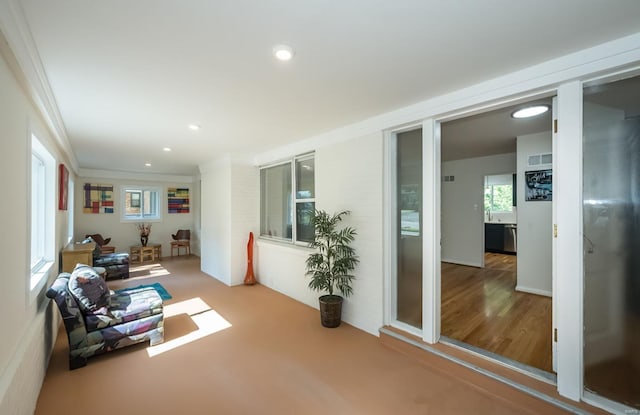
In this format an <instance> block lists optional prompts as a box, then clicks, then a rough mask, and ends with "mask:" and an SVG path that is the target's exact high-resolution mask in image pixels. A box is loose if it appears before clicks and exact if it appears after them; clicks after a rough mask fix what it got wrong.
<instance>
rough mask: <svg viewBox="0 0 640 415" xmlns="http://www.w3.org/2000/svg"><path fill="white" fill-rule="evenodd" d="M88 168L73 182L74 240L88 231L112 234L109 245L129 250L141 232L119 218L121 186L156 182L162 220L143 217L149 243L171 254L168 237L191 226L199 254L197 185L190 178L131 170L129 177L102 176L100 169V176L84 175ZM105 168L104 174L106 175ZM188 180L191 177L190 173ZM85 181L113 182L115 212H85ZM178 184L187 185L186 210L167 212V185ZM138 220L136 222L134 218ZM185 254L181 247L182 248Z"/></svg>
mask: <svg viewBox="0 0 640 415" xmlns="http://www.w3.org/2000/svg"><path fill="white" fill-rule="evenodd" d="M87 172H89V171H88V170H82V173H83V174H85V176H84V177H77V178H76V182H75V201H74V202H75V203H74V208H75V229H74V233H75V235H74V240H75V241H76V242H78V241H81V240H82V239H84V236H85V235H87V234H94V233H99V234H101V235H102V236H103V237H104V238H111V242H110V243H109V245H110V246H115V247H116V252H129V247H130V246H132V245H140V233H139V231H138V229H137V228H136V224H135V223H131V222H122V221H121V214H122V211H121V208H120V204H121V199H122V197H121V189H122V186H123V185H124V186H128V185H134V186H136V185H141V186H157V187H160V188H161V189H162V191H161V198H162V200H161V203H160V212H161V213H162V219H161V221H158V222H154V221H151V222H149V221H146V222H147V223H151V234H150V235H149V243H159V244H162V256H170V255H171V245H170V244H171V241H172V240H173V239H172V238H171V235H172V234H175V233H176V231H177V230H178V229H190V230H191V231H192V233H191V246H192V253H193V254H197V255H198V254H199V246H200V245H199V241H198V234H197V232H194V230H195V229H196V223H195V218H196V217H197V210H198V207H199V204H200V203H199V195H198V191H199V189H198V186H196V185H195V183H193V182H186V183H185V182H183V183H175V182H164V181H156V180H149V179H146V180H142V179H141V178H136V177H135V174H132V178H131V179H121V178H118V179H114V178H108V177H104V176H105V172H101V174H100V176H101V177H99V178H95V177H86V173H87ZM108 174H109V173H108V172H106V176H108ZM189 180H191V178H190V177H189ZM85 183H101V184H112V185H113V198H114V213H108V214H107V213H99V214H95V213H84V212H83V209H82V205H83V202H84V190H83V188H84V184H85ZM170 187H180V188H188V189H189V203H190V206H189V213H171V214H170V213H168V209H167V188H170ZM136 223H137V222H136ZM181 252H182V253H183V254H184V250H181Z"/></svg>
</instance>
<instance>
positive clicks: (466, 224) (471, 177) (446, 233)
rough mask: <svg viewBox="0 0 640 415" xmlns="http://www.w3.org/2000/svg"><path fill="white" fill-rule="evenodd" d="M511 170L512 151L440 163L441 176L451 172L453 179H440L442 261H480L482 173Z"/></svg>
mask: <svg viewBox="0 0 640 415" xmlns="http://www.w3.org/2000/svg"><path fill="white" fill-rule="evenodd" d="M515 171H516V155H515V153H508V154H498V155H495V156H487V157H477V158H470V159H463V160H454V161H447V162H443V163H442V176H454V181H452V182H442V183H441V189H442V190H441V194H442V202H441V203H442V205H441V218H442V219H441V223H442V225H441V226H442V260H443V261H445V262H451V263H454V264H462V265H471V266H476V267H480V266H482V265H483V263H484V262H483V256H484V216H483V205H484V176H486V175H493V174H505V173H514V172H515ZM518 214H519V210H518Z"/></svg>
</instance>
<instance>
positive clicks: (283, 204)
mask: <svg viewBox="0 0 640 415" xmlns="http://www.w3.org/2000/svg"><path fill="white" fill-rule="evenodd" d="M315 206H316V203H315V160H314V158H313V154H307V155H304V156H298V157H295V158H294V159H293V160H290V161H287V162H285V163H281V164H277V165H274V166H269V167H265V168H263V169H261V170H260V236H263V237H267V238H274V239H281V240H286V241H291V242H296V243H308V242H311V241H313V236H314V229H313V224H312V222H311V221H312V219H313V215H314V212H315Z"/></svg>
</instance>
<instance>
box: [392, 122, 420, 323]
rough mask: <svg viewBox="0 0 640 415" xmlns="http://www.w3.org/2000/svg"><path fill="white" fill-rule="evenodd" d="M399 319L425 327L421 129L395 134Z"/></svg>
mask: <svg viewBox="0 0 640 415" xmlns="http://www.w3.org/2000/svg"><path fill="white" fill-rule="evenodd" d="M396 140H397V141H396V151H397V153H396V154H397V158H396V178H397V184H396V186H395V187H396V192H395V193H396V194H395V197H396V204H395V205H396V206H397V215H396V222H397V226H396V229H397V231H396V232H397V235H396V242H397V273H396V276H397V281H396V283H397V285H396V287H397V290H396V294H397V298H396V304H397V310H396V318H397V320H398V321H400V322H402V323H406V324H408V325H410V326H412V327H416V328H418V329H421V328H422V236H423V235H422V129H417V130H412V131H407V132H403V133H398V134H397V135H396Z"/></svg>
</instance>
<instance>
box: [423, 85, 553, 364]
mask: <svg viewBox="0 0 640 415" xmlns="http://www.w3.org/2000/svg"><path fill="white" fill-rule="evenodd" d="M557 94H558V91H557V90H556V89H555V88H554V89H550V90H546V91H542V92H540V93H538V94H536V95H523V96H521V97H517V98H514V99H512V100H506V101H501V102H497V103H495V104H494V105H491V106H486V105H485V106H482V107H481V108H473V109H471V110H468V111H465V112H460V113H457V114H455V115H454V116H448V117H446V118H444V117H443V118H431V119H427V120H425V121H424V122H423V130H422V131H423V166H425V167H424V170H423V184H424V189H423V192H424V193H423V195H424V197H425V199H424V221H425V222H424V223H425V229H429V228H428V227H427V224H429V225H432V226H433V228H432V229H434V232H433V234H434V235H433V238H431V241H429V240H427V239H425V240H424V241H423V246H424V252H423V260H424V262H423V272H424V275H423V320H422V321H423V328H424V330H423V338H422V339H423V341H425V342H426V343H432V344H433V343H437V342H438V341H439V340H440V334H441V287H442V283H441V281H442V272H441V260H442V257H441V249H440V247H441V226H442V225H441V217H440V213H441V212H440V209H441V141H442V137H441V128H440V126H441V123H442V122H446V121H449V120H453V119H458V118H461V117H466V116H470V115H475V114H479V113H483V112H488V111H491V110H493V109H498V108H501V107H504V106H508V105H515V104H518V103H526V102H530V101H535V100H536V99H538V98H543V97H544V98H547V97H553V102H554V105H552V119H553V120H555V119H556V118H557V116H556V105H555V102H556V99H557V98H556V97H557ZM550 127H551V132H552V153H553V155H552V157H553V159H552V169H553V171H554V179H553V180H554V193H555V186H556V174H555V172H556V170H557V165H558V164H557V163H558V160H557V157H556V154H555V153H556V147H557V134H556V133H555V132H554V131H555V129H554V127H553V125H552V126H550ZM427 166H431V167H433V168H427ZM434 169H435V170H436V171H433V170H434ZM429 187H431V188H429ZM427 196H429V198H427ZM556 204H557V197H556V195H555V194H554V197H553V199H552V222H553V226H554V228H555V224H556V223H557V222H556V216H555V212H556V210H557V208H556V206H557V205H556ZM549 225H550V226H552V224H549ZM549 242H550V243H551V244H552V330H555V328H556V321H555V319H556V314H557V309H556V307H555V306H556V304H557V301H558V296H557V291H556V289H555V281H556V278H555V276H556V273H557V271H556V265H557V262H556V258H557V251H556V241H555V237H552V240H551V241H549ZM483 247H484V245H483ZM430 264H431V265H430ZM483 265H484V257H483ZM429 290H431V291H429ZM431 293H433V294H431ZM553 340H554V338H553V333H552V344H551V345H550V346H551V348H552V359H553V361H554V362H555V360H556V343H555V342H554V341H553ZM513 368H514V369H516V370H521V369H520V368H517V367H515V366H514V367H513ZM553 369H554V371H555V370H556V367H555V365H554V367H553Z"/></svg>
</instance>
